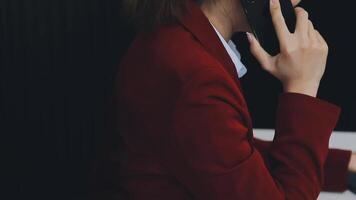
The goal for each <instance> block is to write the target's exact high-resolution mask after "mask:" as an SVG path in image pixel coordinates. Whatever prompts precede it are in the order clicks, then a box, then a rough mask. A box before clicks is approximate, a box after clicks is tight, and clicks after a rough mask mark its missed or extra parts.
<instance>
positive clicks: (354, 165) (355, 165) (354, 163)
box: [348, 153, 356, 173]
mask: <svg viewBox="0 0 356 200" xmlns="http://www.w3.org/2000/svg"><path fill="white" fill-rule="evenodd" d="M348 170H349V171H350V172H353V173H356V153H353V154H351V158H350V163H349V167H348Z"/></svg>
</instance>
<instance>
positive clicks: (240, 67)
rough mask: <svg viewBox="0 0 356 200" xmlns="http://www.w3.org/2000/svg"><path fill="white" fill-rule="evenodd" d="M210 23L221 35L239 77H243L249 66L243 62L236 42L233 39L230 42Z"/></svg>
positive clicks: (220, 37)
mask: <svg viewBox="0 0 356 200" xmlns="http://www.w3.org/2000/svg"><path fill="white" fill-rule="evenodd" d="M210 24H211V25H212V26H213V28H214V30H215V32H216V34H217V35H218V36H219V39H220V41H221V43H222V44H223V45H224V47H225V50H226V51H227V53H228V54H229V56H230V58H231V60H232V62H233V63H234V65H235V68H236V71H237V75H238V77H239V78H241V77H242V76H244V75H245V74H246V73H247V68H246V67H245V65H244V64H243V63H242V62H241V54H240V52H239V51H238V50H237V49H236V45H235V43H234V42H233V41H232V40H229V41H228V42H226V40H225V39H224V38H223V36H222V35H221V34H220V32H219V31H218V30H217V29H216V28H215V26H214V25H213V24H212V23H210Z"/></svg>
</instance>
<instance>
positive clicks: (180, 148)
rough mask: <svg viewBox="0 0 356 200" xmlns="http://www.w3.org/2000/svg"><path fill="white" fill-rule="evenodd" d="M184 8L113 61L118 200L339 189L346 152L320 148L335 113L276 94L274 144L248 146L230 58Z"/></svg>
mask: <svg viewBox="0 0 356 200" xmlns="http://www.w3.org/2000/svg"><path fill="white" fill-rule="evenodd" d="M189 11H190V12H188V13H187V14H185V15H184V16H182V17H181V18H180V19H179V20H178V21H177V22H176V23H174V24H171V25H166V26H161V27H159V28H157V29H155V30H153V31H150V32H149V31H146V32H145V31H144V32H142V33H141V34H138V35H137V37H136V39H135V41H134V42H133V44H132V46H131V48H130V49H129V51H128V53H127V55H126V57H125V58H124V60H123V62H122V64H121V68H120V72H119V75H118V79H117V81H118V82H117V83H118V84H117V90H116V92H117V95H118V101H119V108H118V113H119V116H120V118H119V121H118V127H119V129H120V136H121V137H122V140H123V144H122V145H121V147H122V149H121V152H123V155H121V156H120V157H119V160H120V163H121V165H120V167H119V168H118V172H119V176H120V177H119V179H120V187H121V188H122V189H123V190H124V191H125V195H126V197H127V198H129V199H139V200H141V199H148V200H186V199H202V200H209V199H212V200H213V199H214V200H230V199H231V200H232V199H234V200H236V199H246V200H252V199H263V200H265V199H273V200H278V199H291V200H297V199H316V198H317V197H318V194H319V192H320V190H321V189H322V186H323V185H324V189H328V190H335V191H342V190H345V189H346V172H347V165H348V162H349V159H350V153H351V152H350V151H341V150H331V151H329V150H328V142H329V138H330V135H331V132H332V130H333V129H334V127H335V125H336V123H337V121H338V118H339V113H340V109H339V107H337V106H335V105H332V104H330V103H328V102H326V101H323V100H320V99H317V98H313V97H310V96H306V95H302V94H296V93H283V94H281V95H280V98H279V106H278V108H277V110H278V111H277V116H276V117H277V118H276V121H277V124H276V127H275V128H276V135H275V138H274V140H273V142H271V143H267V142H262V141H260V140H256V139H254V138H253V131H252V123H251V117H250V114H249V111H248V107H247V104H246V102H245V99H244V95H243V91H242V88H241V85H240V82H239V79H238V77H237V74H236V71H235V67H234V65H233V63H232V61H231V59H230V57H229V56H228V54H227V53H226V51H225V49H224V47H223V45H222V44H221V43H220V41H219V38H218V36H217V35H216V33H215V31H214V29H213V27H212V26H211V25H210V24H209V21H208V19H207V18H206V17H205V15H204V14H203V13H202V12H201V10H200V8H199V7H198V6H197V5H196V4H194V3H190V6H189ZM261 103H263V100H261ZM266 106H268V105H266Z"/></svg>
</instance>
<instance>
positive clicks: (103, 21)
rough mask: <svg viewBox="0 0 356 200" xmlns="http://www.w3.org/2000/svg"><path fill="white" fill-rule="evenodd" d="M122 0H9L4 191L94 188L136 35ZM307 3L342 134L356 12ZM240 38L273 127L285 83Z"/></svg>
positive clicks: (255, 100)
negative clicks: (326, 51) (321, 39)
mask: <svg viewBox="0 0 356 200" xmlns="http://www.w3.org/2000/svg"><path fill="white" fill-rule="evenodd" d="M119 1H120V0H27V1H21V0H0V134H1V143H4V144H2V145H1V155H2V154H3V155H2V156H1V158H2V160H1V165H2V167H3V166H4V167H5V169H4V170H2V173H1V180H2V181H4V182H5V183H6V186H9V187H5V188H2V189H4V192H0V193H1V196H2V195H5V194H11V196H8V197H7V198H6V199H18V197H19V196H20V195H29V196H28V198H29V197H32V196H33V197H36V198H37V199H41V198H46V199H80V198H83V195H84V194H85V193H86V191H87V188H88V174H89V173H90V171H91V170H92V168H93V163H94V162H95V160H96V159H97V158H98V157H100V154H101V153H102V144H104V141H105V140H106V139H107V138H108V137H110V135H111V134H112V130H111V129H110V128H108V127H110V126H109V125H108V113H109V112H110V104H109V99H110V95H111V89H112V81H113V78H114V75H115V72H116V70H117V66H118V63H119V60H120V57H121V56H122V54H123V52H124V51H125V49H126V47H127V45H128V44H129V41H130V40H131V38H132V36H133V34H132V31H131V30H130V29H129V26H127V25H126V24H124V23H123V18H122V17H120V14H119V11H118V10H119V7H120V6H119ZM305 6H306V7H307V8H308V10H309V11H310V13H311V17H312V19H314V21H315V23H316V27H318V29H319V30H320V32H321V33H323V34H324V35H325V36H326V38H327V40H328V41H329V45H330V59H329V64H328V68H327V72H326V75H325V77H324V80H323V83H322V86H321V89H320V96H321V97H322V98H325V99H328V100H330V101H332V102H334V103H336V104H339V105H340V106H341V107H342V108H343V115H342V118H341V121H340V123H339V125H338V130H353V131H355V130H356V123H355V122H354V119H355V116H356V108H355V102H356V97H355V95H356V94H355V93H356V90H355V86H356V77H355V75H356V74H354V71H355V70H354V67H355V66H354V65H355V64H354V61H353V59H354V51H353V50H349V49H350V47H352V46H353V45H354V43H355V39H354V37H353V36H354V35H355V32H354V30H352V29H351V27H352V24H351V23H352V22H351V21H352V20H353V19H354V18H355V14H354V13H353V11H352V7H351V6H349V7H348V6H345V4H338V3H337V2H336V1H331V0H323V1H317V0H308V1H307V4H305ZM347 23H350V24H349V25H348V26H347V25H346V24H347ZM235 39H236V41H237V45H238V47H239V48H240V50H241V52H242V55H243V57H244V61H245V64H246V65H247V66H248V69H249V72H248V74H247V76H246V77H244V78H243V80H242V81H243V84H244V88H245V92H246V96H247V99H248V102H249V106H250V108H251V111H252V115H253V117H254V122H255V127H259V128H272V127H273V126H274V117H272V116H273V115H274V109H275V105H276V98H277V96H278V93H279V90H280V86H279V83H278V82H277V81H276V80H275V79H274V78H272V77H271V76H269V75H268V74H266V73H265V72H263V71H262V70H260V68H259V67H258V65H257V64H256V63H255V61H254V60H253V59H252V57H251V55H250V54H249V53H248V49H247V44H246V40H245V38H244V37H243V36H239V35H237V36H236V38H235ZM3 158H5V159H3ZM1 196H0V197H1ZM2 199H4V198H2Z"/></svg>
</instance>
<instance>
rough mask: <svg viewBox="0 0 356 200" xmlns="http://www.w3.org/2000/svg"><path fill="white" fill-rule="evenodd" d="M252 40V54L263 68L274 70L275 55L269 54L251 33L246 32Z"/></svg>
mask: <svg viewBox="0 0 356 200" xmlns="http://www.w3.org/2000/svg"><path fill="white" fill-rule="evenodd" d="M246 34H247V38H248V40H249V42H250V50H251V53H252V55H253V56H254V57H255V58H256V59H257V60H258V62H259V63H260V64H261V66H262V68H263V69H265V70H266V71H270V72H271V71H273V67H274V66H273V57H272V56H271V55H269V54H268V53H267V52H266V51H265V50H264V49H263V48H262V47H261V45H260V43H259V42H258V41H257V40H256V38H255V37H254V36H253V35H252V34H251V33H246Z"/></svg>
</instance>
